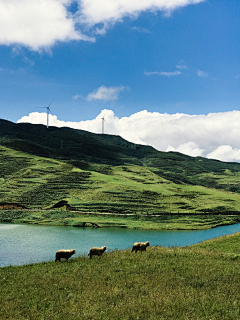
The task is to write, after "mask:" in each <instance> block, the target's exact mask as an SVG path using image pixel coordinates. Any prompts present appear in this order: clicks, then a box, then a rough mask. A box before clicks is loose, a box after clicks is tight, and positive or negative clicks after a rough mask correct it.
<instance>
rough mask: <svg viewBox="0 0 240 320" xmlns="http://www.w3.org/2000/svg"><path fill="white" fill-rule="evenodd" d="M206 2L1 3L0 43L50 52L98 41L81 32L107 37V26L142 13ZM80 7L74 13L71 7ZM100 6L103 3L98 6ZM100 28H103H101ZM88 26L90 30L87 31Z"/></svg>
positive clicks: (1, 0) (81, 0)
mask: <svg viewBox="0 0 240 320" xmlns="http://www.w3.org/2000/svg"><path fill="white" fill-rule="evenodd" d="M203 1H205V0H131V1H129V0H101V2H100V1H99V0H0V30H1V32H0V44H2V45H15V46H17V45H20V46H24V47H27V48H29V49H31V50H35V51H39V50H42V49H43V48H44V49H49V48H50V47H51V46H52V45H54V44H55V43H56V42H58V41H61V42H66V41H70V40H84V41H95V38H94V37H88V36H86V35H84V34H83V33H81V31H79V30H84V32H85V31H86V30H88V31H89V32H92V33H93V34H104V33H105V32H106V30H107V28H108V27H110V26H111V25H113V24H114V23H116V22H117V21H118V22H119V21H123V18H124V17H126V16H128V17H131V18H137V17H138V15H139V14H140V13H141V12H142V11H146V10H149V11H152V12H154V11H155V12H156V11H159V10H160V11H164V12H172V11H173V10H175V9H177V8H180V7H184V6H187V5H191V4H198V3H200V2H203ZM72 3H77V4H78V11H77V12H75V13H74V14H72V13H71V12H70V11H69V6H70V5H71V4H72ZM99 3H100V4H99ZM100 26H101V27H100ZM86 27H87V28H86Z"/></svg>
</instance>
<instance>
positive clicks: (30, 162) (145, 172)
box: [0, 146, 240, 214]
mask: <svg viewBox="0 0 240 320" xmlns="http://www.w3.org/2000/svg"><path fill="white" fill-rule="evenodd" d="M0 156H1V158H0V159H1V160H0V161H1V169H0V170H1V180H0V183H1V185H0V198H1V203H18V204H21V205H24V206H25V207H27V208H31V209H37V208H41V209H46V208H50V207H51V206H53V205H54V204H56V203H57V202H59V201H61V200H65V201H67V202H68V203H69V205H71V206H72V207H73V208H75V209H76V210H80V211H82V212H88V211H92V212H115V213H138V214H139V213H145V214H146V213H149V214H153V213H155V214H157V213H170V212H171V213H175V214H177V213H181V214H187V213H195V212H198V213H200V212H202V213H204V212H206V213H208V212H211V211H213V212H215V213H225V212H228V211H238V210H239V205H240V194H239V193H237V192H235V193H233V192H229V191H225V190H222V189H213V188H212V189H210V188H206V187H203V186H197V185H189V184H176V183H173V182H172V181H170V180H166V179H165V178H162V177H160V176H159V175H157V174H155V173H153V172H152V171H151V170H149V168H148V167H146V166H137V165H121V166H110V165H103V164H96V163H88V164H87V165H86V168H85V169H84V170H83V169H80V168H79V167H76V166H74V165H73V164H70V163H69V162H66V161H63V160H54V159H49V158H43V157H38V156H34V155H29V154H26V153H23V152H20V151H15V150H12V149H9V148H6V147H2V146H0ZM221 177H222V176H221ZM224 177H225V181H227V179H228V175H227V174H226V175H225V176H224ZM234 177H235V179H236V180H237V179H240V173H236V174H235V176H234ZM230 178H231V179H232V178H233V177H232V175H230ZM222 179H223V177H222Z"/></svg>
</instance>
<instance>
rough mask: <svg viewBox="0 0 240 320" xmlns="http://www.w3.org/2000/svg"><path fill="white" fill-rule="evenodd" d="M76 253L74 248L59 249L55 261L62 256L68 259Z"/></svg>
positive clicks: (59, 259)
mask: <svg viewBox="0 0 240 320" xmlns="http://www.w3.org/2000/svg"><path fill="white" fill-rule="evenodd" d="M74 253H75V250H74V249H71V250H58V251H57V252H56V258H55V262H56V261H61V259H62V258H64V259H67V260H68V259H69V258H70V257H71V256H72V255H73V254H74Z"/></svg>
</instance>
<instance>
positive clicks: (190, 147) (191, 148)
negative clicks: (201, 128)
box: [166, 141, 205, 157]
mask: <svg viewBox="0 0 240 320" xmlns="http://www.w3.org/2000/svg"><path fill="white" fill-rule="evenodd" d="M166 151H177V152H181V153H185V154H188V155H191V156H193V157H199V156H201V155H202V154H203V152H204V151H205V150H204V149H200V148H199V147H198V145H197V144H196V142H194V141H189V142H186V143H183V144H180V145H179V146H178V147H176V148H174V147H172V146H170V145H169V146H168V147H167V149H166Z"/></svg>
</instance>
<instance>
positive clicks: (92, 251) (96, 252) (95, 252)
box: [88, 246, 107, 259]
mask: <svg viewBox="0 0 240 320" xmlns="http://www.w3.org/2000/svg"><path fill="white" fill-rule="evenodd" d="M106 249H107V247H105V246H103V247H101V248H97V247H94V248H91V249H90V252H89V254H88V255H89V256H90V259H92V256H101V255H102V254H103V252H104V251H105V250H106Z"/></svg>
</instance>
